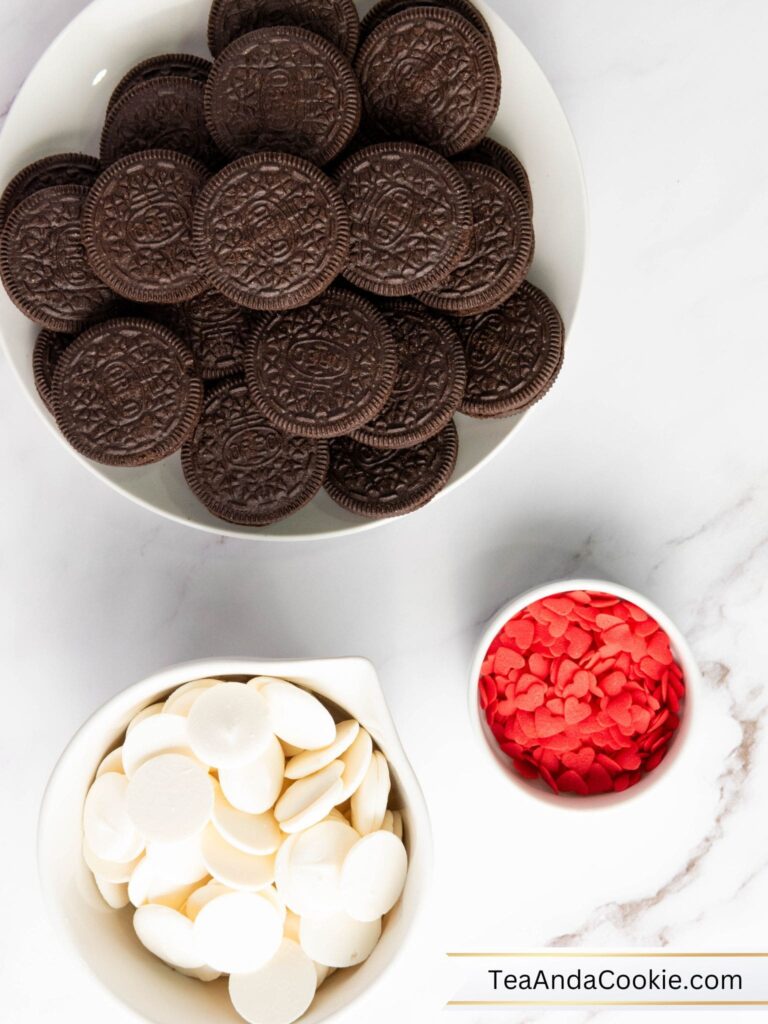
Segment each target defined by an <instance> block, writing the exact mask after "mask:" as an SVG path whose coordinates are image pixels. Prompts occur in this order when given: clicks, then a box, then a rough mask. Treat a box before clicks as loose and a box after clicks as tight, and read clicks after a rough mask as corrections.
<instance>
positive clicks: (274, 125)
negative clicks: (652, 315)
mask: <svg viewBox="0 0 768 1024" xmlns="http://www.w3.org/2000/svg"><path fill="white" fill-rule="evenodd" d="M205 109H206V118H207V121H208V126H209V128H210V130H211V134H212V135H213V137H214V139H215V140H216V142H217V144H218V145H219V147H220V148H221V149H222V150H223V151H224V152H225V153H226V154H227V155H228V156H230V157H237V156H243V155H244V154H247V153H254V152H257V151H259V150H264V149H274V150H279V151H282V152H287V153H294V154H296V155H297V156H301V157H304V158H306V159H307V160H311V161H312V163H315V164H318V165H322V164H326V163H328V161H329V160H332V159H333V158H334V157H335V156H337V155H338V154H339V153H340V152H341V151H342V150H343V149H344V147H345V146H346V145H347V144H348V143H349V141H350V139H351V138H352V136H353V135H354V134H355V132H356V131H357V128H358V125H359V123H360V111H361V100H360V89H359V86H358V83H357V79H356V78H355V74H354V72H353V70H352V67H351V65H350V63H349V61H348V60H347V59H346V58H345V57H344V56H343V55H342V54H341V53H340V52H339V51H338V50H337V49H336V47H335V46H333V45H332V44H331V43H329V42H328V40H327V39H323V38H322V37H321V36H318V35H315V33H314V32H308V31H307V30H306V29H303V28H295V27H292V26H278V27H274V28H262V29H258V30H257V31H255V32H249V33H248V34H247V35H245V36H240V38H239V39H236V40H235V41H234V42H233V43H232V44H231V45H230V46H228V47H227V48H226V50H225V51H224V52H223V53H222V54H221V56H220V57H218V58H217V60H216V61H215V63H214V65H213V71H212V72H211V75H210V77H209V79H208V85H207V86H206V91H205Z"/></svg>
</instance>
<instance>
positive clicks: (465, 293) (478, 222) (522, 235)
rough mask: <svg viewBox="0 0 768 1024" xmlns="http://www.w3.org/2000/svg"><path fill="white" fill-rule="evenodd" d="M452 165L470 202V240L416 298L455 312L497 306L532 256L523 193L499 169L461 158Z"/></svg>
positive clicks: (471, 312)
mask: <svg viewBox="0 0 768 1024" xmlns="http://www.w3.org/2000/svg"><path fill="white" fill-rule="evenodd" d="M456 167H457V170H458V171H459V172H460V173H461V175H462V176H463V178H464V180H465V182H466V184H467V187H468V188H469V193H470V197H471V202H472V217H473V221H474V227H473V229H472V239H471V244H470V247H469V251H468V252H467V254H466V256H465V257H464V259H463V260H462V261H461V263H459V265H458V267H456V269H455V270H454V271H453V273H451V274H450V275H449V277H448V278H447V279H446V280H444V281H443V282H442V283H441V284H440V285H439V286H438V288H436V289H435V290H434V291H429V292H425V293H423V294H422V295H420V296H419V299H420V300H421V301H422V302H424V303H426V305H428V306H431V307H432V308H434V309H440V310H442V311H443V312H446V313H453V314H454V315H455V316H472V315H474V314H476V313H482V312H485V311H486V310H488V309H492V308H493V307H494V306H498V305H499V304H500V303H502V302H504V301H505V300H506V299H508V298H509V296H510V295H512V294H513V292H515V291H516V289H517V288H519V287H520V285H521V284H522V282H523V279H524V278H525V275H526V274H527V273H528V268H529V267H530V265H531V260H532V259H533V249H534V238H533V223H532V221H531V213H530V210H529V209H528V204H527V203H526V201H525V198H524V197H523V194H522V193H521V192H520V190H519V189H518V188H517V186H516V185H514V184H513V183H512V182H511V181H510V180H509V178H507V177H506V175H504V174H502V173H501V171H497V170H496V169H495V168H494V167H487V166H485V165H484V164H473V163H465V162H461V163H458V164H457V165H456Z"/></svg>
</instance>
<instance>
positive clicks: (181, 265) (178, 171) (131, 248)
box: [83, 149, 208, 302]
mask: <svg viewBox="0 0 768 1024" xmlns="http://www.w3.org/2000/svg"><path fill="white" fill-rule="evenodd" d="M207 179H208V172H207V170H206V168H205V167H204V166H203V164H201V163H198V162H197V161H196V160H193V159H192V158H191V157H188V156H183V155H182V154H181V153H175V152H172V151H171V150H163V149H158V150H147V151H146V152H144V153H135V154H133V155H131V156H126V157H123V158H122V159H121V160H118V161H117V163H114V164H112V166H111V167H109V168H108V169H107V170H106V171H104V173H103V174H102V175H101V176H100V177H99V179H98V180H97V182H96V184H95V185H94V186H93V188H92V189H91V191H90V194H89V195H88V200H87V202H86V204H85V209H84V214H83V241H84V243H85V248H86V250H87V253H88V259H89V261H90V264H91V266H92V267H93V269H94V270H95V271H96V273H97V274H98V275H99V277H100V278H101V279H102V280H103V281H105V282H106V283H107V284H109V286H110V287H111V288H112V289H113V290H114V291H115V292H117V294H118V295H123V296H125V297H126V298H128V299H133V300H134V301H136V302H182V301H184V300H185V299H191V298H193V297H194V296H195V295H199V294H200V292H201V291H203V290H204V288H205V282H204V280H203V277H202V274H201V270H200V265H199V262H198V259H197V256H196V254H195V250H194V247H193V244H192V214H193V210H194V206H195V202H196V200H197V197H198V194H199V192H200V190H201V188H202V186H203V185H204V183H205V182H206V180H207Z"/></svg>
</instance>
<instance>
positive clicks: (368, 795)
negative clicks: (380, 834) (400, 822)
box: [352, 750, 390, 836]
mask: <svg viewBox="0 0 768 1024" xmlns="http://www.w3.org/2000/svg"><path fill="white" fill-rule="evenodd" d="M389 788H390V781H389V765H388V764H387V759H386V758H385V757H384V755H383V754H382V753H381V751H380V750H376V751H374V754H373V757H372V758H371V763H370V765H369V766H368V771H367V772H366V773H365V778H364V779H363V781H362V782H361V783H360V786H359V787H358V789H357V790H356V791H355V792H354V793H353V794H352V825H353V827H354V828H356V829H357V831H358V832H359V833H360V835H361V836H364V835H367V834H368V833H369V832H376V831H378V830H379V829H380V828H381V826H382V824H383V822H384V815H385V814H386V813H387V801H388V800H389Z"/></svg>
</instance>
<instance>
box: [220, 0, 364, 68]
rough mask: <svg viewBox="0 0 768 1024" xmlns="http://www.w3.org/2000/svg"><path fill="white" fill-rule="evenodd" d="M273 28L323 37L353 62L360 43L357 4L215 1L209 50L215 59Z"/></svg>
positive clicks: (307, 0)
mask: <svg viewBox="0 0 768 1024" xmlns="http://www.w3.org/2000/svg"><path fill="white" fill-rule="evenodd" d="M273 25H297V26H298V27H299V28H306V29H308V30H309V31H310V32H314V33H315V34H316V35H318V36H323V38H324V39H327V40H328V41H329V42H330V43H333V45H334V46H335V47H336V49H337V50H341V52H342V53H343V54H344V56H345V57H346V58H347V60H352V58H353V57H354V56H355V53H356V51H357V44H358V41H359V39H360V17H359V15H358V13H357V7H356V6H355V3H354V0H213V6H212V7H211V14H210V17H209V19H208V46H209V47H210V50H211V53H212V54H213V55H214V57H218V56H219V54H220V53H221V52H222V51H223V50H225V49H226V48H227V47H228V46H229V44H230V43H232V42H234V40H235V39H237V38H239V37H240V36H243V35H246V34H247V33H248V32H255V31H256V29H259V28H271V27H272V26H273Z"/></svg>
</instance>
